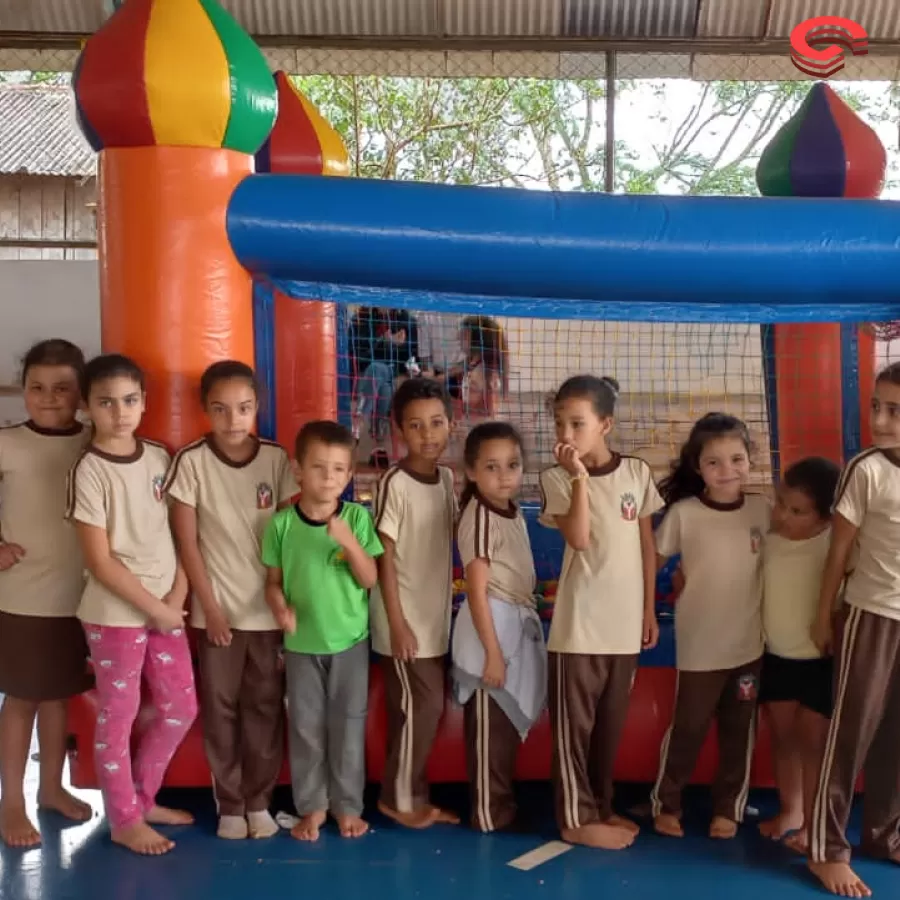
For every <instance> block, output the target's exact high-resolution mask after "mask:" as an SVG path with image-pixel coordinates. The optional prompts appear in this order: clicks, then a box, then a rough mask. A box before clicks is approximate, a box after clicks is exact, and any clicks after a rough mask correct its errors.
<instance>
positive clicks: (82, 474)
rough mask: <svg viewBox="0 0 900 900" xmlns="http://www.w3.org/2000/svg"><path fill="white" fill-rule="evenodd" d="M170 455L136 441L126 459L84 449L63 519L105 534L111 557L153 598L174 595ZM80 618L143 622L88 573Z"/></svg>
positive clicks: (126, 623)
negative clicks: (168, 498) (167, 488)
mask: <svg viewBox="0 0 900 900" xmlns="http://www.w3.org/2000/svg"><path fill="white" fill-rule="evenodd" d="M169 462H170V460H169V454H168V451H167V450H166V448H165V447H163V446H162V444H157V443H155V442H154V441H147V440H139V441H138V444H137V449H136V450H135V452H134V453H133V454H132V455H131V456H128V457H121V456H111V455H110V454H108V453H104V452H102V451H101V450H97V449H96V448H94V447H88V449H87V450H85V452H84V453H83V454H82V456H81V458H80V459H79V460H78V462H76V463H75V465H74V466H73V467H72V471H71V472H70V474H69V487H68V509H67V511H66V515H67V517H68V518H69V519H71V520H73V521H75V522H81V523H83V524H85V525H93V526H94V527H96V528H103V529H105V531H106V534H107V536H108V538H109V547H110V551H111V552H112V555H113V556H114V557H115V558H116V559H118V560H119V562H121V563H122V565H124V566H125V568H126V569H128V571H129V572H131V573H132V574H133V575H134V576H135V577H136V578H137V579H138V580H139V581H140V582H141V584H142V585H143V586H144V587H145V588H146V589H147V590H148V591H149V592H150V593H151V594H153V596H154V597H158V598H159V599H160V600H161V599H162V598H163V597H164V596H165V595H166V594H167V593H168V592H169V591H170V590H171V589H172V584H173V583H174V581H175V572H176V570H177V562H176V558H175V542H174V541H173V539H172V532H171V530H170V528H169V505H168V503H167V502H166V495H165V492H164V491H163V485H164V483H165V480H166V471H167V470H168V468H169ZM78 618H79V619H81V620H82V621H83V622H89V623H90V624H92V625H116V626H124V627H141V626H144V625H146V624H147V616H145V615H144V613H142V612H141V611H140V610H138V609H136V608H135V607H133V606H132V605H131V604H130V603H128V602H127V601H125V600H123V599H122V598H121V597H117V596H116V595H115V594H113V593H111V592H110V591H108V590H107V589H106V588H105V587H104V586H103V585H102V584H100V582H98V581H97V579H96V578H94V576H93V575H91V574H90V573H88V578H87V585H86V586H85V589H84V594H83V595H82V597H81V605H80V606H79V607H78Z"/></svg>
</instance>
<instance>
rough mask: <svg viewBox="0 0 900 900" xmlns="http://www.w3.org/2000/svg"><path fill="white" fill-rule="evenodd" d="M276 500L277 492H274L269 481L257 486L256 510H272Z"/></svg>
mask: <svg viewBox="0 0 900 900" xmlns="http://www.w3.org/2000/svg"><path fill="white" fill-rule="evenodd" d="M274 499H275V492H274V491H273V490H272V485H271V484H269V483H268V482H267V481H261V482H260V483H259V484H258V485H257V486H256V508H257V509H271V508H272V502H273V501H274Z"/></svg>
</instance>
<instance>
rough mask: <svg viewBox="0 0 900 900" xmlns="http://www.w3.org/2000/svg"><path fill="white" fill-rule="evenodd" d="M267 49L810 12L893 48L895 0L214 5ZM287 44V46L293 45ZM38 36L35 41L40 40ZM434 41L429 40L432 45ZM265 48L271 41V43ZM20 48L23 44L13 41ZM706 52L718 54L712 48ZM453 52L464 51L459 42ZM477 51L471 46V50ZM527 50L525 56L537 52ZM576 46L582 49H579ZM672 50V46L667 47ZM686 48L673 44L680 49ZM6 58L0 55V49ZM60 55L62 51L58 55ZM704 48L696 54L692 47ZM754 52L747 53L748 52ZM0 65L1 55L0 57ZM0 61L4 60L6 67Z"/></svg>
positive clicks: (57, 16)
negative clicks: (845, 22)
mask: <svg viewBox="0 0 900 900" xmlns="http://www.w3.org/2000/svg"><path fill="white" fill-rule="evenodd" d="M220 2H221V3H222V4H223V5H224V6H225V7H226V8H227V9H228V10H229V11H231V12H232V14H233V15H234V16H235V17H236V18H237V19H238V21H240V22H241V24H242V25H243V26H244V27H245V28H246V29H247V30H248V31H249V32H250V33H251V34H254V35H256V36H258V37H260V38H261V39H262V42H263V43H265V39H266V38H267V37H275V36H277V37H278V38H279V41H278V42H277V43H278V45H279V46H280V47H286V46H287V47H302V46H304V43H306V44H307V45H308V44H309V43H311V41H310V40H309V39H311V38H323V39H328V38H336V39H342V38H350V37H355V38H359V39H361V43H363V44H364V43H365V41H366V39H369V46H372V47H378V44H379V41H382V42H383V41H390V40H391V39H396V38H401V39H407V40H411V41H412V42H414V41H415V39H416V38H420V39H422V40H423V42H425V41H428V42H429V50H438V51H439V52H440V50H441V48H440V44H439V42H440V40H441V39H442V38H453V39H455V40H457V41H460V42H464V41H465V40H466V39H469V38H470V39H472V40H473V41H476V40H478V39H493V40H498V39H499V40H504V39H508V41H509V44H508V46H506V47H504V48H503V49H504V50H513V49H515V40H516V39H517V38H531V39H534V38H541V37H546V38H547V39H553V38H559V37H563V38H574V39H578V38H585V39H591V38H612V39H642V40H645V41H652V40H660V41H665V40H670V41H671V40H676V39H677V40H684V41H690V40H691V39H693V38H696V39H698V40H703V39H707V40H709V39H725V38H730V39H736V40H741V39H743V40H744V41H753V40H758V39H762V38H767V37H768V38H780V39H784V38H785V37H786V36H787V35H788V34H789V33H790V31H791V29H792V28H793V27H794V26H795V25H796V24H797V23H798V22H800V21H803V19H805V18H809V17H811V16H815V15H823V14H838V15H843V16H847V17H850V18H855V19H856V20H857V21H859V22H861V23H862V25H863V26H864V27H865V28H866V29H867V31H868V32H869V35H870V37H871V38H873V39H875V40H879V41H896V42H898V43H900V0H220ZM112 6H113V0H0V32H3V31H7V32H13V33H14V32H17V31H21V32H28V33H32V34H34V35H36V36H39V35H42V34H44V35H66V34H84V33H91V32H93V31H95V30H96V29H97V28H98V27H99V26H100V25H101V24H102V22H103V20H104V19H105V18H106V16H107V15H108V14H109V12H110V11H111V10H112ZM291 38H294V39H295V40H293V41H292V40H291ZM38 40H39V38H38V37H36V39H35V41H36V43H37V42H38ZM435 42H437V43H435ZM270 43H272V42H270ZM19 46H20V47H21V45H19ZM707 48H708V49H709V50H711V52H716V53H718V52H721V50H720V48H709V47H708V45H707ZM454 49H455V52H459V51H460V50H461V49H462V50H463V51H465V50H466V49H469V48H466V47H465V46H464V44H463V46H462V47H460V46H459V44H457V45H456V47H455V48H454ZM474 49H478V48H474ZM540 49H542V48H536V47H535V46H534V45H533V44H532V45H531V46H530V47H529V48H528V50H529V51H532V52H533V51H535V50H540ZM582 49H583V48H582ZM669 49H674V48H669ZM685 49H687V52H690V50H689V48H678V50H679V52H685ZM0 52H4V51H0ZM59 52H61V53H63V52H66V51H65V50H64V49H60V50H59ZM698 52H702V50H700V51H698ZM748 52H750V53H752V48H751V49H750V50H748ZM4 59H5V56H4ZM4 64H5V63H4Z"/></svg>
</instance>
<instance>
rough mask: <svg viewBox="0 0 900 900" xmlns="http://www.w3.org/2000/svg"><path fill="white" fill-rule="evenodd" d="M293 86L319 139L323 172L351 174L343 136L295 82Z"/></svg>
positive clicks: (324, 173) (327, 173) (328, 173)
mask: <svg viewBox="0 0 900 900" xmlns="http://www.w3.org/2000/svg"><path fill="white" fill-rule="evenodd" d="M291 87H292V88H293V90H294V93H295V94H296V95H297V96H298V97H299V98H300V102H301V103H302V104H303V111H304V112H305V113H306V117H307V118H308V119H309V123H310V125H312V127H313V131H315V133H316V138H317V139H318V141H319V148H320V149H321V152H322V174H323V175H349V174H350V158H349V157H348V156H347V148H346V147H345V146H344V142H343V141H342V140H341V136H340V135H339V134H338V133H337V131H335V130H334V128H332V126H331V125H330V124H329V123H328V122H327V121H326V120H325V119H324V118H323V116H322V114H321V113H320V112H319V111H318V110H317V109H316V108H315V106H313V105H312V103H310V102H309V100H307V99H306V97H304V96H303V94H302V93H301V92H300V91H298V90H297V89H296V88H295V87H294V85H293V84H292V85H291Z"/></svg>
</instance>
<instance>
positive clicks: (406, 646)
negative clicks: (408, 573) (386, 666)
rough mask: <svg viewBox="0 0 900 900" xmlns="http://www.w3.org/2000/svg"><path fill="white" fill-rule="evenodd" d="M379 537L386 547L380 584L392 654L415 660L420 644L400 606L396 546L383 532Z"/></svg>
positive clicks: (379, 566) (379, 578)
mask: <svg viewBox="0 0 900 900" xmlns="http://www.w3.org/2000/svg"><path fill="white" fill-rule="evenodd" d="M378 537H379V538H380V539H381V543H382V545H383V546H384V553H383V554H382V555H381V556H380V557H379V559H378V583H379V584H380V585H381V599H382V601H383V602H384V612H385V615H386V616H387V620H388V627H389V628H390V632H391V653H392V654H393V655H394V657H395V658H396V659H401V660H413V659H415V658H416V656H418V653H419V642H418V641H417V640H416V636H415V634H413V630H412V628H410V627H409V622H407V621H406V616H404V615H403V607H402V606H401V605H400V586H399V584H398V581H397V561H396V544H395V543H394V541H393V540H391V538H389V537H388V536H387V535H386V534H384V533H383V532H380V531H379V532H378Z"/></svg>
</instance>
